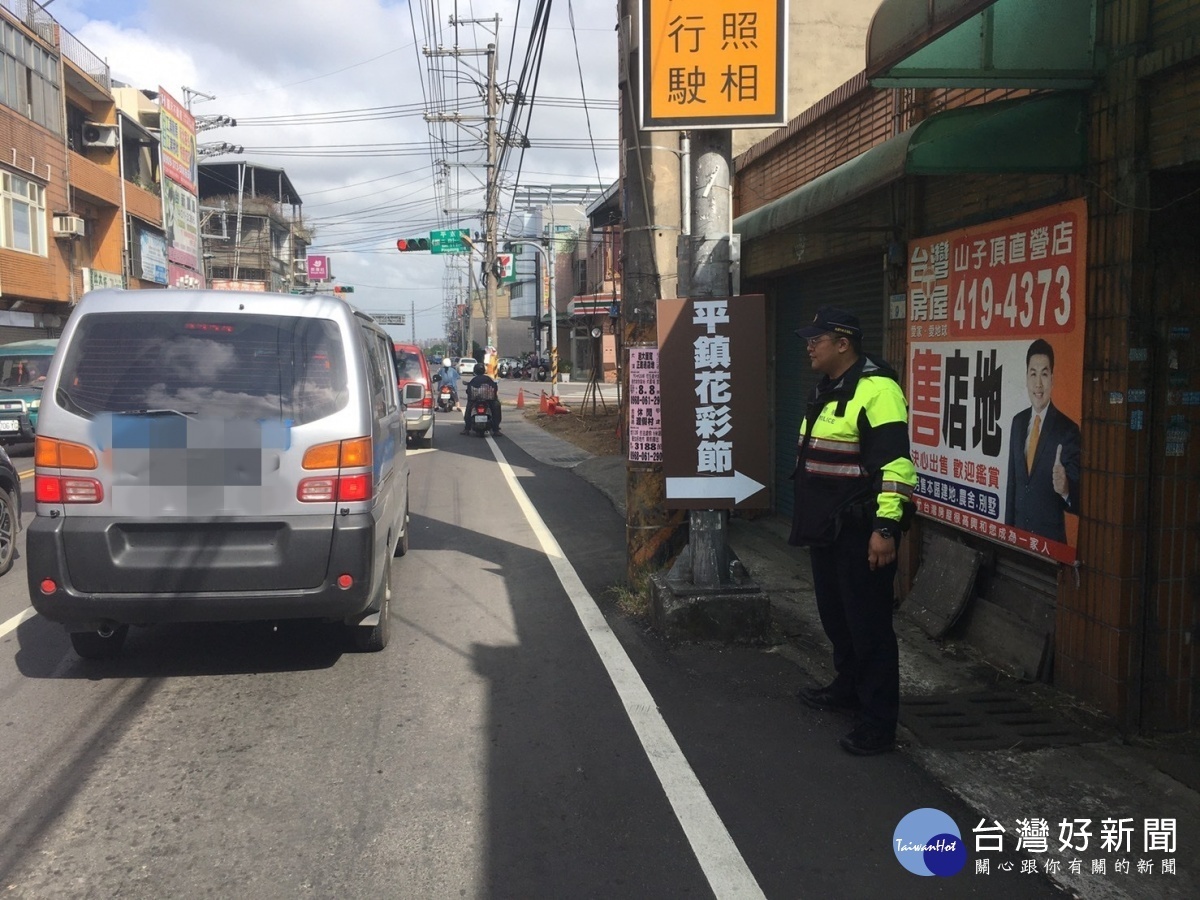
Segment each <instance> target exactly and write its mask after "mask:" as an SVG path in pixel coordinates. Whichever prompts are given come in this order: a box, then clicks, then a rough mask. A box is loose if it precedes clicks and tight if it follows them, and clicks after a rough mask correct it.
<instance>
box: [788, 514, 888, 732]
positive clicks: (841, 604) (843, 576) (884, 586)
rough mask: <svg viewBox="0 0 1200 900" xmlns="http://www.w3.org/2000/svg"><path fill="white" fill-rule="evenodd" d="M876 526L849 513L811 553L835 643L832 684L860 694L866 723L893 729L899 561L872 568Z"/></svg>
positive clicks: (819, 602) (820, 600)
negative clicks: (833, 536) (870, 552)
mask: <svg viewBox="0 0 1200 900" xmlns="http://www.w3.org/2000/svg"><path fill="white" fill-rule="evenodd" d="M873 527H874V521H873V520H872V519H871V518H869V517H861V518H860V517H848V518H847V519H846V520H845V522H844V523H843V525H842V529H841V532H840V533H839V534H838V536H837V539H836V540H835V541H834V542H833V544H831V545H830V546H828V547H812V548H810V549H809V554H810V555H811V557H812V574H813V586H814V587H815V588H816V593H817V611H818V612H819V613H820V615H821V625H822V626H824V628H825V634H826V636H827V637H828V638H829V641H830V643H832V644H833V665H834V668H835V669H836V670H837V677H836V678H835V679H834V682H833V689H834V691H835V692H837V693H838V694H844V695H845V696H856V697H858V700H859V703H860V704H861V710H860V713H859V715H860V717H861V719H862V721H863V722H864V723H865V724H869V725H873V726H876V727H878V728H881V729H883V730H885V731H889V732H892V733H894V732H895V730H896V720H897V718H898V717H899V713H900V652H899V648H898V646H897V644H896V631H895V629H894V628H893V626H892V609H893V582H894V579H895V577H896V563H894V562H893V563H891V564H889V565H886V566H882V567H880V568H877V569H876V570H875V571H874V572H872V571H871V567H870V565H869V563H868V561H867V546H868V544H869V542H870V540H871V531H872V528H873Z"/></svg>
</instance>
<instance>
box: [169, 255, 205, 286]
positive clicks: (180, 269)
mask: <svg viewBox="0 0 1200 900" xmlns="http://www.w3.org/2000/svg"><path fill="white" fill-rule="evenodd" d="M167 287H173V288H180V289H181V290H192V291H195V290H201V291H202V290H204V288H205V287H206V283H205V280H204V275H203V274H202V273H200V272H196V271H194V270H192V269H188V268H186V267H184V266H179V265H176V264H175V263H173V262H168V263H167Z"/></svg>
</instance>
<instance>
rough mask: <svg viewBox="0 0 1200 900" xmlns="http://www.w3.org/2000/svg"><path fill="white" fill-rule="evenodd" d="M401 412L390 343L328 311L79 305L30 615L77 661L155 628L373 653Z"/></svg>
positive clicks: (380, 628)
mask: <svg viewBox="0 0 1200 900" xmlns="http://www.w3.org/2000/svg"><path fill="white" fill-rule="evenodd" d="M416 387H417V389H418V390H419V386H416ZM420 399H421V398H419V397H415V396H414V397H413V398H410V400H415V401H419V400H420ZM401 400H402V398H401V397H400V396H399V395H398V392H397V384H396V371H395V364H394V362H393V360H392V340H391V338H390V337H389V336H388V335H387V333H386V332H384V330H383V329H382V328H381V327H379V325H378V324H376V323H375V321H374V320H373V319H371V318H370V317H369V316H367V315H365V314H363V313H361V312H358V311H356V310H354V309H353V308H352V307H350V306H348V305H346V304H345V303H343V302H342V301H341V300H339V299H336V298H333V297H327V296H322V297H317V296H312V295H308V296H305V295H290V294H266V293H243V292H232V291H188V290H169V291H118V290H103V291H93V292H91V293H88V294H86V295H85V296H84V297H83V299H82V300H81V301H80V303H79V305H78V306H77V307H76V309H75V311H74V312H73V313H72V315H71V318H70V320H69V321H68V322H67V325H66V328H65V329H64V330H63V334H62V336H61V338H60V341H59V352H58V353H57V355H56V356H55V357H54V363H53V364H52V365H51V367H50V372H49V374H48V376H47V380H46V386H45V390H44V392H43V396H42V405H41V417H40V420H39V422H38V430H37V440H36V444H35V447H34V465H35V470H36V471H35V481H34V499H35V501H36V505H37V516H36V518H35V519H34V520H33V522H32V523H31V524H30V526H29V528H28V530H27V544H26V557H27V562H28V572H29V593H30V597H31V600H32V603H33V606H34V608H35V609H37V611H38V612H39V613H41V614H42V615H43V616H45V617H46V618H48V619H52V620H54V621H57V622H61V623H63V624H64V625H65V626H66V629H67V631H68V632H70V636H71V642H72V644H73V645H74V647H75V651H76V652H77V653H78V654H79V655H80V656H83V657H85V658H102V657H107V656H112V655H115V654H116V653H118V652H119V651H120V649H121V646H122V644H123V643H124V640H125V636H126V634H127V633H128V630H129V626H130V625H147V624H153V623H157V622H200V621H207V622H211V621H249V620H267V621H275V620H281V619H298V618H314V619H322V620H327V621H340V622H344V623H345V624H346V625H347V626H348V630H349V634H350V636H351V638H352V639H353V642H354V644H355V645H356V646H357V647H358V649H360V650H365V651H371V650H381V649H383V647H384V646H386V644H387V640H388V603H389V600H390V598H391V563H392V558H393V555H395V556H403V555H404V553H405V552H407V550H408V472H409V470H408V460H407V458H406V456H405V433H404V407H403V405H402V403H401Z"/></svg>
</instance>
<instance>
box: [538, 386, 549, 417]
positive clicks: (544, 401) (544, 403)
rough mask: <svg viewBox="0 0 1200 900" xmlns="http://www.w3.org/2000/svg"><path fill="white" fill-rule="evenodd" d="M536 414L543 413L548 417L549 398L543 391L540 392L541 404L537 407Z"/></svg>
mask: <svg viewBox="0 0 1200 900" xmlns="http://www.w3.org/2000/svg"><path fill="white" fill-rule="evenodd" d="M538 412H543V413H545V414H546V415H550V398H549V397H548V396H546V392H545V391H542V402H541V404H540V405H539V406H538Z"/></svg>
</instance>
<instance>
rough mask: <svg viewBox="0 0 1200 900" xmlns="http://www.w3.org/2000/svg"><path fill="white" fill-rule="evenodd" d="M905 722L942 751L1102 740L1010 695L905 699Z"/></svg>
mask: <svg viewBox="0 0 1200 900" xmlns="http://www.w3.org/2000/svg"><path fill="white" fill-rule="evenodd" d="M900 723H901V724H902V725H904V727H905V728H907V729H908V730H909V731H911V732H912V733H913V734H914V735H916V737H917V738H918V739H919V740H920V741H921V743H923V744H925V745H926V746H928V747H932V748H934V749H937V750H1035V749H1040V748H1043V747H1067V746H1071V745H1074V744H1084V743H1087V742H1088V741H1095V740H1099V738H1097V737H1096V736H1094V735H1092V734H1089V733H1088V732H1087V731H1086V730H1084V729H1082V728H1080V727H1078V726H1076V725H1074V724H1072V723H1068V722H1063V721H1062V720H1061V719H1060V718H1058V717H1057V716H1055V715H1054V714H1053V713H1049V712H1045V711H1042V710H1038V709H1034V708H1033V707H1032V706H1030V705H1029V704H1028V703H1027V702H1025V701H1024V700H1022V699H1021V698H1020V697H1018V696H1016V695H1015V694H1007V693H979V694H930V695H927V696H923V697H906V698H904V699H903V700H902V701H901V703H900Z"/></svg>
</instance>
